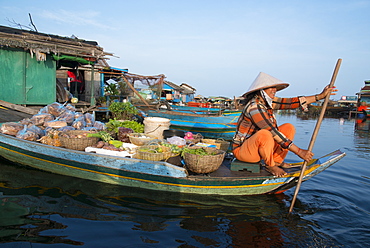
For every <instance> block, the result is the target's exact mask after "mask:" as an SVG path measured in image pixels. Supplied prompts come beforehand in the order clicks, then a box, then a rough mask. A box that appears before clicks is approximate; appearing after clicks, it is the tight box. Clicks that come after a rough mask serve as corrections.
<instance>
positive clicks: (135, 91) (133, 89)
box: [123, 77, 150, 108]
mask: <svg viewBox="0 0 370 248" xmlns="http://www.w3.org/2000/svg"><path fill="white" fill-rule="evenodd" d="M123 80H125V82H126V83H127V85H128V86H129V87H130V88H131V89H132V91H133V92H134V93H135V94H136V95H137V96H138V97H139V98H140V99H141V101H143V102H144V103H145V105H146V106H147V107H149V108H150V105H149V103H148V102H147V101H146V100H145V99H144V98H143V97H142V96H141V95H140V94H139V92H137V90H135V88H134V86H133V85H132V84H131V83H130V82H129V81H128V80H127V79H126V78H125V77H123Z"/></svg>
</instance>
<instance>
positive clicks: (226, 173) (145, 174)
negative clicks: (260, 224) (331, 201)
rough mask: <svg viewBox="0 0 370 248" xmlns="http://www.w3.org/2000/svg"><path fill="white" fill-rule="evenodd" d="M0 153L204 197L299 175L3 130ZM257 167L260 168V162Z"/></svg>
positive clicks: (51, 168)
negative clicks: (143, 156)
mask: <svg viewBox="0 0 370 248" xmlns="http://www.w3.org/2000/svg"><path fill="white" fill-rule="evenodd" d="M0 156H1V157H3V158H5V159H7V160H10V161H12V162H15V163H18V164H22V165H26V166H30V167H33V168H37V169H41V170H44V171H48V172H52V173H56V174H61V175H66V176H71V177H77V178H83V179H89V180H92V181H98V182H103V183H108V184H115V185H123V186H128V187H135V188H143V189H149V190H157V191H165V192H176V193H190V194H200V195H202V194H206V195H210V194H212V195H257V194H266V193H280V192H283V191H285V190H287V189H289V188H292V187H294V186H295V185H296V183H297V178H298V177H299V173H300V171H299V168H291V169H289V170H287V172H288V174H287V175H286V176H284V177H274V176H272V175H271V174H269V173H268V172H267V171H265V170H263V169H262V170H260V167H258V168H257V169H258V170H257V171H255V172H253V170H252V172H251V171H247V170H241V171H240V170H238V169H240V165H239V167H237V166H235V165H234V164H233V163H230V161H229V162H228V161H227V160H226V161H224V164H223V165H221V167H220V168H219V169H218V170H216V171H215V172H212V173H209V174H207V175H203V174H193V173H190V172H188V171H187V170H186V168H184V167H180V166H175V165H172V164H170V163H168V162H162V161H158V162H157V161H148V160H140V159H134V158H126V157H120V156H117V155H104V154H96V153H89V152H84V151H77V150H70V149H66V148H61V147H54V146H49V145H45V144H41V143H38V142H33V141H27V140H23V139H19V138H16V137H13V136H9V135H6V134H0ZM343 156H345V153H343V152H341V151H339V150H338V151H334V152H332V153H330V154H328V155H325V156H323V157H321V158H319V159H313V160H312V161H310V163H308V166H307V169H306V171H305V175H304V178H303V180H304V181H305V180H307V179H309V178H311V177H312V176H314V175H316V174H318V173H320V172H321V171H323V170H325V169H326V168H328V167H329V166H331V165H332V164H334V163H335V162H337V161H338V160H340V159H341V158H342V157H343ZM287 162H290V161H287ZM253 166H254V168H255V169H256V164H254V165H253ZM258 166H259V165H258Z"/></svg>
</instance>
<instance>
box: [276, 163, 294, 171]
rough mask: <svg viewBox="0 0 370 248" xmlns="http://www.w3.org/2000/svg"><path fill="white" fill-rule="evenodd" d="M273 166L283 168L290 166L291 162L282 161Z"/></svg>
mask: <svg viewBox="0 0 370 248" xmlns="http://www.w3.org/2000/svg"><path fill="white" fill-rule="evenodd" d="M275 166H279V167H280V168H284V169H289V168H292V165H291V164H288V163H285V162H282V163H280V164H275Z"/></svg>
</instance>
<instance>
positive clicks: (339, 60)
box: [289, 59, 342, 213]
mask: <svg viewBox="0 0 370 248" xmlns="http://www.w3.org/2000/svg"><path fill="white" fill-rule="evenodd" d="M341 63H342V59H338V61H337V64H336V66H335V69H334V72H333V76H332V78H331V81H330V84H329V87H333V86H334V82H335V80H336V78H337V74H338V71H339V68H340V64H341ZM329 98H330V94H328V95H326V98H325V101H324V103H323V105H322V109H321V113H320V116H319V119H318V120H317V123H316V126H315V129H314V132H313V134H312V137H311V141H310V144H309V146H308V150H309V151H312V148H313V145H314V144H315V141H316V137H317V134H318V132H319V129H320V126H321V122H322V120H323V118H324V114H325V111H326V107H327V106H328V102H329ZM306 166H307V161H304V163H303V165H302V169H301V174H300V175H299V179H298V183H297V186H296V188H295V192H294V196H293V199H292V202H291V204H290V208H289V213H291V212H292V210H293V207H294V203H295V201H296V199H297V195H298V192H299V189H300V187H301V183H302V179H303V176H304V172H305V170H306Z"/></svg>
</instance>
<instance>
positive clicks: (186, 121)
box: [146, 110, 239, 140]
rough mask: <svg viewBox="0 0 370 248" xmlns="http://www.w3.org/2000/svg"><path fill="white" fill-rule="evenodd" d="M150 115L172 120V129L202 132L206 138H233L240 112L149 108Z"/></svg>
mask: <svg viewBox="0 0 370 248" xmlns="http://www.w3.org/2000/svg"><path fill="white" fill-rule="evenodd" d="M146 114H147V116H149V117H161V118H167V119H169V120H170V123H171V126H170V129H173V130H180V131H185V132H192V133H200V134H201V135H202V136H203V137H205V138H212V139H224V140H231V139H232V137H233V135H234V133H235V130H236V122H237V120H238V118H239V114H219V113H203V114H199V113H188V112H183V111H176V110H173V111H171V110H170V111H168V110H148V111H146Z"/></svg>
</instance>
